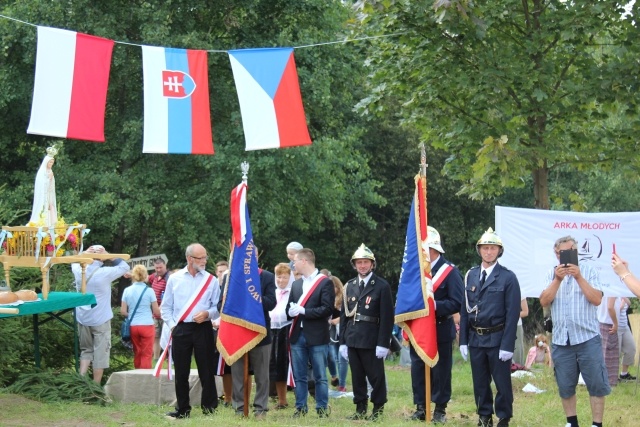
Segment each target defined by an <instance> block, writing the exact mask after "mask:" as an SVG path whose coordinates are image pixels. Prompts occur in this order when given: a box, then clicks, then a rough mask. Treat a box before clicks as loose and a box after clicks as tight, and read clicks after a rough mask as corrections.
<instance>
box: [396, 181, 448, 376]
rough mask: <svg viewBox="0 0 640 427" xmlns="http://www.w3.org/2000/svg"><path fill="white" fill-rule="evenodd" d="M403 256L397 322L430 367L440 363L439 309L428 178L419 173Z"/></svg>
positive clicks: (397, 302)
mask: <svg viewBox="0 0 640 427" xmlns="http://www.w3.org/2000/svg"><path fill="white" fill-rule="evenodd" d="M415 181H416V189H415V193H414V197H413V202H412V203H411V211H410V213H409V223H408V225H407V238H406V241H405V246H404V255H403V257H402V269H401V270H400V282H399V284H398V295H397V301H396V312H395V323H396V324H397V325H398V326H400V327H401V328H402V330H403V331H404V332H405V333H406V334H407V336H408V337H409V340H410V341H411V345H412V346H413V348H414V350H415V351H416V353H417V354H418V355H419V356H420V358H421V359H422V360H423V361H424V363H425V364H426V365H427V366H430V367H433V366H434V365H435V364H436V363H438V340H437V337H436V309H435V301H434V299H433V283H432V281H431V262H430V260H429V248H428V246H427V244H426V241H427V197H426V193H427V190H426V188H427V187H426V186H427V183H426V177H424V176H420V175H418V176H416V178H415Z"/></svg>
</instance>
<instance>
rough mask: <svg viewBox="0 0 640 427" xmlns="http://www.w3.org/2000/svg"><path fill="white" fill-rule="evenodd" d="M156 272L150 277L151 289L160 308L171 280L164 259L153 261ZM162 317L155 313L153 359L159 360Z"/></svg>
mask: <svg viewBox="0 0 640 427" xmlns="http://www.w3.org/2000/svg"><path fill="white" fill-rule="evenodd" d="M153 269H154V272H153V273H152V274H151V275H150V276H149V283H150V284H151V289H153V292H154V293H155V295H156V302H157V304H158V307H160V305H161V304H162V297H163V296H164V290H165V288H166V287H167V280H168V279H169V271H168V270H167V263H165V262H164V260H163V259H162V258H156V259H155V260H153ZM162 324H163V322H162V317H160V312H158V313H156V312H155V311H154V312H153V325H154V327H155V333H154V341H153V358H154V359H158V358H159V357H160V351H161V347H160V337H161V336H162Z"/></svg>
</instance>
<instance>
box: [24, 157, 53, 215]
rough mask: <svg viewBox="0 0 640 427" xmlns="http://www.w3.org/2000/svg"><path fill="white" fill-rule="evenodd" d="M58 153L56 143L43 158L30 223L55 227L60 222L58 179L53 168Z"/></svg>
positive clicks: (34, 189)
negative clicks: (57, 192)
mask: <svg viewBox="0 0 640 427" xmlns="http://www.w3.org/2000/svg"><path fill="white" fill-rule="evenodd" d="M56 154H58V149H57V148H56V146H55V145H54V146H52V147H49V148H47V155H46V156H44V159H42V163H41V164H40V169H38V173H37V174H36V181H35V186H34V188H33V208H32V209H31V219H30V220H29V223H30V224H36V225H45V226H49V227H54V226H55V225H56V223H57V222H58V209H57V202H56V180H55V178H54V176H53V169H52V168H53V164H54V162H55V156H56Z"/></svg>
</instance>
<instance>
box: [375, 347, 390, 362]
mask: <svg viewBox="0 0 640 427" xmlns="http://www.w3.org/2000/svg"><path fill="white" fill-rule="evenodd" d="M387 354H389V349H388V348H384V347H380V346H379V345H377V346H376V357H377V358H378V359H384V358H385V357H387Z"/></svg>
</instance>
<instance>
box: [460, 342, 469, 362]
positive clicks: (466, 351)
mask: <svg viewBox="0 0 640 427" xmlns="http://www.w3.org/2000/svg"><path fill="white" fill-rule="evenodd" d="M460 354H461V355H462V358H463V359H464V361H465V362H466V361H467V355H468V354H469V347H467V346H466V345H461V346H460Z"/></svg>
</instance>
